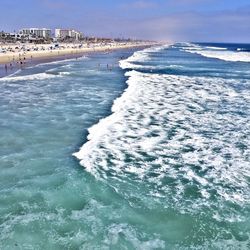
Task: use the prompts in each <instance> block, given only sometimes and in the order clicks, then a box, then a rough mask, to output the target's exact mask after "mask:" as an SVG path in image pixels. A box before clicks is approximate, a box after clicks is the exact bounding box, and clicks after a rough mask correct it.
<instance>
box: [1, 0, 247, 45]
mask: <svg viewBox="0 0 250 250" xmlns="http://www.w3.org/2000/svg"><path fill="white" fill-rule="evenodd" d="M0 11H1V13H0V29H2V30H5V31H13V30H19V29H20V28H22V27H48V28H52V29H54V28H56V27H59V28H60V27H61V28H75V29H79V30H81V31H83V32H84V33H85V34H87V35H98V36H109V37H110V36H112V37H118V36H120V37H132V38H147V39H154V40H169V41H214V42H216V41H218V42H220V41H224V42H248V43H250V0H1V2H0Z"/></svg>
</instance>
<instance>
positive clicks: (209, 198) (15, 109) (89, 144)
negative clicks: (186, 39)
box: [0, 43, 250, 250]
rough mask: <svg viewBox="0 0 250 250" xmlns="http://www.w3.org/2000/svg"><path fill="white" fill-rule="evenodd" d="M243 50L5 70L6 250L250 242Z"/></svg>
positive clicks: (249, 109) (162, 52) (1, 226)
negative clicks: (110, 66) (14, 70)
mask: <svg viewBox="0 0 250 250" xmlns="http://www.w3.org/2000/svg"><path fill="white" fill-rule="evenodd" d="M196 52H197V53H196ZM242 53H244V54H246V55H247V56H248V55H249V54H248V53H249V45H244V44H210V43H207V44H194V43H176V44H173V45H166V46H158V47H152V48H146V49H143V50H140V51H138V50H137V51H136V50H121V51H116V52H112V53H109V54H102V53H96V54H93V55H91V56H88V57H82V58H79V59H78V60H75V59H69V60H64V61H57V62H52V63H41V64H38V65H35V66H31V67H28V68H25V69H23V70H20V71H18V72H15V73H14V72H13V74H10V75H9V76H7V77H4V78H1V79H0V104H1V105H0V129H1V134H0V171H1V175H0V248H1V249H15V248H18V249H143V250H145V249H149V250H151V249H178V250H179V249H183V250H184V249H185V250H187V249H249V246H250V245H249V244H250V233H249V232H250V220H249V218H250V204H249V200H250V183H249V181H250V167H249V166H250V164H249V158H250V145H249V144H250V143H249V142H250V140H249V136H250V68H249V62H248V61H247V60H246V59H245V58H246V56H245V55H243V54H242ZM222 54H223V58H222V57H221V55H222ZM220 57H221V58H220ZM121 58H123V59H122V60H121ZM124 58H126V59H124ZM232 58H238V59H237V60H232ZM107 64H109V65H112V70H108V69H107ZM72 155H73V156H72Z"/></svg>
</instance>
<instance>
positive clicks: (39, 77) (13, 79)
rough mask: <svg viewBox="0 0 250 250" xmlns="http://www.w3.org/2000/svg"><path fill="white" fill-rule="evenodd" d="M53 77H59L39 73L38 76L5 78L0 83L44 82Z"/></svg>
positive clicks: (0, 79)
mask: <svg viewBox="0 0 250 250" xmlns="http://www.w3.org/2000/svg"><path fill="white" fill-rule="evenodd" d="M54 77H59V75H54V74H47V73H39V74H33V75H24V76H7V77H3V78H0V81H1V82H16V81H31V80H44V79H49V78H54Z"/></svg>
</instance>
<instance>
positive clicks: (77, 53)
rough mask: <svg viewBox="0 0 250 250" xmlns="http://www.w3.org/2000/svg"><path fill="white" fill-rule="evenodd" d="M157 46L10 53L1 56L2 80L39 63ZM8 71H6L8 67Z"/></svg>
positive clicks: (118, 45) (116, 45) (130, 45)
mask: <svg viewBox="0 0 250 250" xmlns="http://www.w3.org/2000/svg"><path fill="white" fill-rule="evenodd" d="M154 45H156V44H155V43H139V44H138V43H136V44H134V43H131V44H114V45H113V46H110V45H109V46H103V45H102V46H95V47H88V48H86V47H84V48H71V49H55V50H50V51H47V50H46V51H28V52H8V53H5V54H0V78H2V77H6V76H8V75H11V74H13V73H15V72H16V71H17V70H20V69H24V68H25V67H27V66H32V65H36V64H38V63H44V62H52V61H57V60H58V61H60V60H65V59H72V58H79V57H82V56H84V55H88V54H92V53H96V52H107V53H109V52H112V51H114V50H120V49H133V48H146V47H151V46H154ZM5 65H6V66H7V69H6V66H5Z"/></svg>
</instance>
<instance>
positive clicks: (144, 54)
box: [119, 45, 170, 69]
mask: <svg viewBox="0 0 250 250" xmlns="http://www.w3.org/2000/svg"><path fill="white" fill-rule="evenodd" d="M169 46H170V45H162V46H157V47H151V48H147V49H144V50H142V51H138V52H135V53H134V54H133V55H132V56H131V57H129V58H127V59H125V60H121V61H120V62H119V64H120V67H121V68H122V69H139V68H147V69H150V67H151V66H142V65H140V64H138V63H142V62H146V61H148V60H150V55H151V54H152V53H156V52H159V51H161V50H164V49H166V48H168V47H169Z"/></svg>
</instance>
